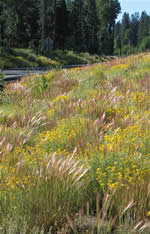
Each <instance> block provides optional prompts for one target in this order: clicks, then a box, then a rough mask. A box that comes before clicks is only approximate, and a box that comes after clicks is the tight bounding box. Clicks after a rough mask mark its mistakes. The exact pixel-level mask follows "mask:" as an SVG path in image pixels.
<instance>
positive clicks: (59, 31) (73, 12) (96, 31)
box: [0, 0, 120, 54]
mask: <svg viewBox="0 0 150 234" xmlns="http://www.w3.org/2000/svg"><path fill="white" fill-rule="evenodd" d="M119 13H120V4H119V1H118V0H107V1H105V0H22V1H20V0H6V1H0V46H6V47H7V48H8V47H22V48H25V47H30V48H36V49H37V48H39V49H42V50H43V49H44V45H45V44H44V43H45V39H47V38H49V37H50V38H52V39H53V41H54V48H55V49H72V50H76V51H88V52H90V53H95V52H97V53H99V54H113V44H114V43H113V41H114V25H115V19H116V18H117V16H118V14H119Z"/></svg>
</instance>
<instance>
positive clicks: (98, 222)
mask: <svg viewBox="0 0 150 234" xmlns="http://www.w3.org/2000/svg"><path fill="white" fill-rule="evenodd" d="M149 98H150V55H149V54H140V55H137V56H130V57H128V58H124V59H116V60H114V61H111V62H106V63H103V64H99V65H92V66H88V67H86V68H75V69H71V70H65V69H64V70H60V71H55V70H53V71H51V72H50V73H48V74H47V75H44V76H33V77H29V78H25V79H23V80H22V81H21V82H18V83H14V84H10V85H8V87H7V88H6V89H5V91H4V93H2V94H1V105H0V111H1V115H0V129H1V132H0V144H1V167H0V168H1V193H0V194H1V195H0V196H1V203H2V207H3V209H2V210H0V214H1V228H2V230H3V229H4V228H5V225H4V224H5V223H7V226H8V227H9V226H11V228H12V226H13V228H14V230H15V228H18V229H19V228H21V227H20V226H19V225H23V224H22V223H21V222H22V220H23V219H22V220H21V222H20V217H24V218H25V221H26V222H27V223H26V228H28V227H30V229H32V228H33V226H34V225H35V226H38V227H39V228H41V227H42V225H44V228H45V229H46V228H49V227H51V228H52V229H53V230H54V233H56V226H57V228H62V227H64V228H67V226H65V224H66V223H67V225H69V226H71V228H73V229H74V230H76V233H78V231H77V228H79V227H80V233H84V232H85V230H86V229H88V230H89V231H91V232H90V233H94V227H95V228H96V229H97V230H98V233H112V230H113V229H115V233H131V232H132V230H133V229H134V228H135V226H136V225H137V224H139V226H138V227H136V229H137V232H138V233H149V229H147V228H148V222H149V215H150V197H149V179H150V140H149V135H150V125H149V119H150V104H149ZM55 152H56V155H54V153H55ZM73 152H74V153H73ZM72 155H73V156H72ZM71 157H72V158H71ZM81 165H83V168H82V169H79V168H80V167H81ZM86 168H88V171H86ZM51 172H53V173H51ZM87 183H88V184H87ZM49 188H51V189H50V190H49ZM12 196H13V200H12V199H11V197H12ZM9 198H10V200H9ZM6 201H7V202H6ZM27 201H28V202H27ZM87 201H89V202H88V203H87ZM6 204H7V206H6ZM8 204H9V205H8ZM51 204H53V206H52V205H51ZM83 204H86V206H85V207H84V205H83ZM58 207H59V209H58ZM100 207H101V209H100ZM79 208H84V209H83V210H82V212H81V210H80V214H82V215H86V216H83V217H82V219H83V220H82V219H80V222H79V220H78V219H77V220H75V218H74V217H75V216H74V214H75V213H78V211H79ZM4 210H6V213H5V212H3V211H4ZM96 213H97V214H96ZM89 214H90V215H91V216H92V218H90V219H88V215H89ZM9 215H10V216H11V217H8V216H9ZM50 217H51V218H50ZM76 217H77V216H76ZM114 217H116V218H115V219H114ZM28 218H29V219H28ZM10 220H11V222H10ZM14 220H15V222H14ZM81 220H82V221H81ZM12 223H13V225H12ZM14 223H15V225H16V226H15V225H14ZM85 223H86V225H85ZM145 223H146V225H145V226H144V224H145ZM14 226H15V227H14ZM38 227H37V228H38ZM140 229H141V230H140ZM11 230H12V229H11ZM19 230H20V229H19ZM67 230H69V228H68V229H67ZM63 232H64V230H63V231H62V233H63ZM6 233H9V231H8V232H6ZM12 233H17V232H15V231H13V232H12ZM28 233H29V232H28ZM31 233H32V232H31Z"/></svg>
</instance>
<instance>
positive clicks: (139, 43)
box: [115, 11, 150, 55]
mask: <svg viewBox="0 0 150 234" xmlns="http://www.w3.org/2000/svg"><path fill="white" fill-rule="evenodd" d="M148 49H150V15H148V14H147V13H146V12H145V11H143V12H142V13H141V15H140V14H139V13H135V14H133V15H131V16H129V14H128V13H124V15H123V18H122V20H121V22H120V21H119V22H117V23H116V25H115V52H116V53H117V54H120V55H122V54H131V53H135V52H137V51H145V50H148Z"/></svg>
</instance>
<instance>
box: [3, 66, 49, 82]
mask: <svg viewBox="0 0 150 234" xmlns="http://www.w3.org/2000/svg"><path fill="white" fill-rule="evenodd" d="M47 71H48V70H47V69H44V68H37V69H32V70H31V69H30V70H29V69H7V70H0V73H3V74H4V76H5V79H4V80H5V81H7V82H9V81H13V80H17V79H20V78H21V77H24V76H28V75H33V74H41V73H45V72H47Z"/></svg>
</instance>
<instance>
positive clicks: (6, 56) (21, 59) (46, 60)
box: [0, 48, 113, 69]
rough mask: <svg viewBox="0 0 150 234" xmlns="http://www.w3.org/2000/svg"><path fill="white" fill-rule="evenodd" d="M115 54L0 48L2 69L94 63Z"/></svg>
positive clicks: (0, 65) (105, 59)
mask: <svg viewBox="0 0 150 234" xmlns="http://www.w3.org/2000/svg"><path fill="white" fill-rule="evenodd" d="M112 58H113V56H109V57H108V56H99V55H90V54H89V53H87V52H86V53H77V52H73V51H64V52H63V51H61V50H56V51H53V52H51V54H50V56H49V57H46V56H42V55H37V54H35V52H34V50H32V49H17V48H16V49H14V48H12V49H9V50H5V49H4V48H1V50H0V69H4V68H22V67H28V68H30V67H32V68H33V67H38V66H41V67H48V68H56V67H61V66H64V65H76V64H93V63H99V62H102V61H107V60H110V59H112Z"/></svg>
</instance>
